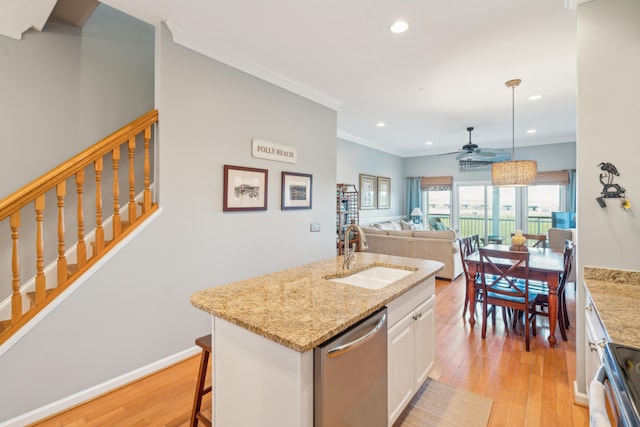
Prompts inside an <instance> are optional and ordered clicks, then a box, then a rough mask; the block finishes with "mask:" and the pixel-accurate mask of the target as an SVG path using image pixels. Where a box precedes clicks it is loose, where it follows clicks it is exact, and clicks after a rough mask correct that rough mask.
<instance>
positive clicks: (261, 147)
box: [251, 138, 298, 163]
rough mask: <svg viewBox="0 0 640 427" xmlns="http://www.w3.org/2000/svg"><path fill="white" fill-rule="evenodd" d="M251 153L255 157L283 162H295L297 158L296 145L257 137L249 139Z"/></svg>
mask: <svg viewBox="0 0 640 427" xmlns="http://www.w3.org/2000/svg"><path fill="white" fill-rule="evenodd" d="M251 155H252V156H253V157H255V158H257V159H267V160H275V161H277V162H285V163H295V162H296V161H297V158H298V153H297V150H296V147H292V146H290V145H283V144H278V143H276V142H271V141H267V140H265V139H257V138H254V139H253V140H251Z"/></svg>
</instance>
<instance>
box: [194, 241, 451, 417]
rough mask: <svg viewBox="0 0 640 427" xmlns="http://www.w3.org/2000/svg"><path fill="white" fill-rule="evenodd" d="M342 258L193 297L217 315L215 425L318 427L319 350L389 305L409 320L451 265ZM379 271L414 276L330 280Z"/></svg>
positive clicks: (393, 315) (392, 319)
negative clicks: (361, 282)
mask: <svg viewBox="0 0 640 427" xmlns="http://www.w3.org/2000/svg"><path fill="white" fill-rule="evenodd" d="M342 261H343V258H342V257H335V258H330V259H327V260H323V261H318V262H315V263H311V264H307V265H303V266H300V267H295V268H291V269H287V270H284V271H280V272H276V273H271V274H266V275H263V276H259V277H256V278H252V279H248V280H242V281H239V282H235V283H229V284H226V285H222V286H218V287H215V288H211V289H206V290H202V291H199V292H197V293H195V294H193V295H192V297H191V303H192V305H193V306H195V307H197V308H199V309H201V310H203V311H205V312H207V313H209V314H211V315H212V316H213V318H212V335H213V340H212V342H213V349H212V350H213V353H212V361H213V401H214V403H213V416H214V423H213V424H214V425H217V426H234V427H235V426H255V425H260V426H279V427H280V426H292V427H298V426H308V427H311V426H313V387H314V385H313V349H314V348H315V347H317V346H318V345H320V344H322V343H323V342H325V341H327V340H328V339H330V338H332V337H334V336H336V335H338V334H339V333H341V332H343V331H345V330H346V329H347V328H349V327H350V326H352V325H354V324H356V323H357V322H359V321H360V320H362V319H364V318H366V317H367V316H369V315H370V314H372V313H374V312H376V311H377V310H378V309H380V308H382V307H385V306H387V307H389V326H390V327H392V326H393V325H394V324H395V323H401V322H400V320H401V317H410V316H409V314H410V312H411V311H412V310H414V309H416V306H414V303H415V302H417V301H420V302H422V301H426V300H427V299H429V298H433V296H434V293H435V279H434V278H435V274H436V273H437V272H438V271H440V270H441V269H442V268H443V267H444V265H443V264H442V263H440V262H437V261H429V260H420V259H414V258H404V257H395V256H390V255H381V254H371V253H366V252H359V253H356V254H355V265H354V268H353V269H352V270H343V269H342ZM371 266H386V267H393V268H400V269H406V270H409V271H411V274H408V275H406V276H405V277H403V278H401V279H399V280H397V281H395V282H393V283H391V284H389V285H387V286H385V287H383V288H381V289H366V288H362V287H358V286H354V285H350V284H344V283H339V282H336V281H332V280H330V279H331V278H336V277H340V276H344V275H348V274H352V273H354V272H357V271H359V270H364V269H367V268H369V267H371ZM431 307H432V305H431ZM416 317H417V316H416ZM425 317H426V316H425ZM431 335H432V334H431ZM390 339H391V335H390ZM430 345H431V347H433V337H432V336H431V341H430ZM431 350H432V351H433V349H431ZM389 351H390V352H391V351H392V350H391V349H390V350H389ZM422 376H424V375H422ZM413 388H415V384H414V385H413ZM416 390H417V388H416ZM414 392H415V390H414ZM405 394H406V393H405ZM409 397H410V396H409ZM403 400H406V399H404V398H403ZM396 415H397V414H396Z"/></svg>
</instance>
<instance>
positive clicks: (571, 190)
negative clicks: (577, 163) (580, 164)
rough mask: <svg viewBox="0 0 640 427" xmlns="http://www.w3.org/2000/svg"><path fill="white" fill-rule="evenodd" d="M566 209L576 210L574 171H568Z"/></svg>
mask: <svg viewBox="0 0 640 427" xmlns="http://www.w3.org/2000/svg"><path fill="white" fill-rule="evenodd" d="M567 210H568V211H569V212H575V211H576V171H575V170H570V171H569V184H567Z"/></svg>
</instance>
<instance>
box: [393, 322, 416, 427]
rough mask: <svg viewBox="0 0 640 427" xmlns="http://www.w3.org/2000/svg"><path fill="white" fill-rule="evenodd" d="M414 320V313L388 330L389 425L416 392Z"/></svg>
mask: <svg viewBox="0 0 640 427" xmlns="http://www.w3.org/2000/svg"><path fill="white" fill-rule="evenodd" d="M414 323H415V322H414V320H413V313H410V314H408V315H407V316H405V317H404V318H402V319H401V320H400V321H398V323H396V324H395V325H394V326H393V327H392V328H391V329H389V332H388V337H387V340H388V357H389V360H388V362H387V363H388V369H387V375H388V376H389V377H388V381H389V384H388V387H389V396H388V398H389V412H388V414H389V425H390V426H391V425H392V424H393V422H394V421H395V420H396V418H398V416H399V415H400V414H401V413H402V410H403V409H404V407H405V406H406V405H407V404H408V403H409V401H411V398H412V397H413V395H414V393H415V392H416V390H415V388H414V379H413V364H414V337H413V336H414Z"/></svg>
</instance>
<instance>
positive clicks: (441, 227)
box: [436, 222, 447, 231]
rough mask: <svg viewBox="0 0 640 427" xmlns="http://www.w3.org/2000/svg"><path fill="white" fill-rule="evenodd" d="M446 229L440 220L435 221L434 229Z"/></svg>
mask: <svg viewBox="0 0 640 427" xmlns="http://www.w3.org/2000/svg"><path fill="white" fill-rule="evenodd" d="M446 229H447V227H445V226H444V224H443V223H442V222H436V230H438V231H441V230H446Z"/></svg>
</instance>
